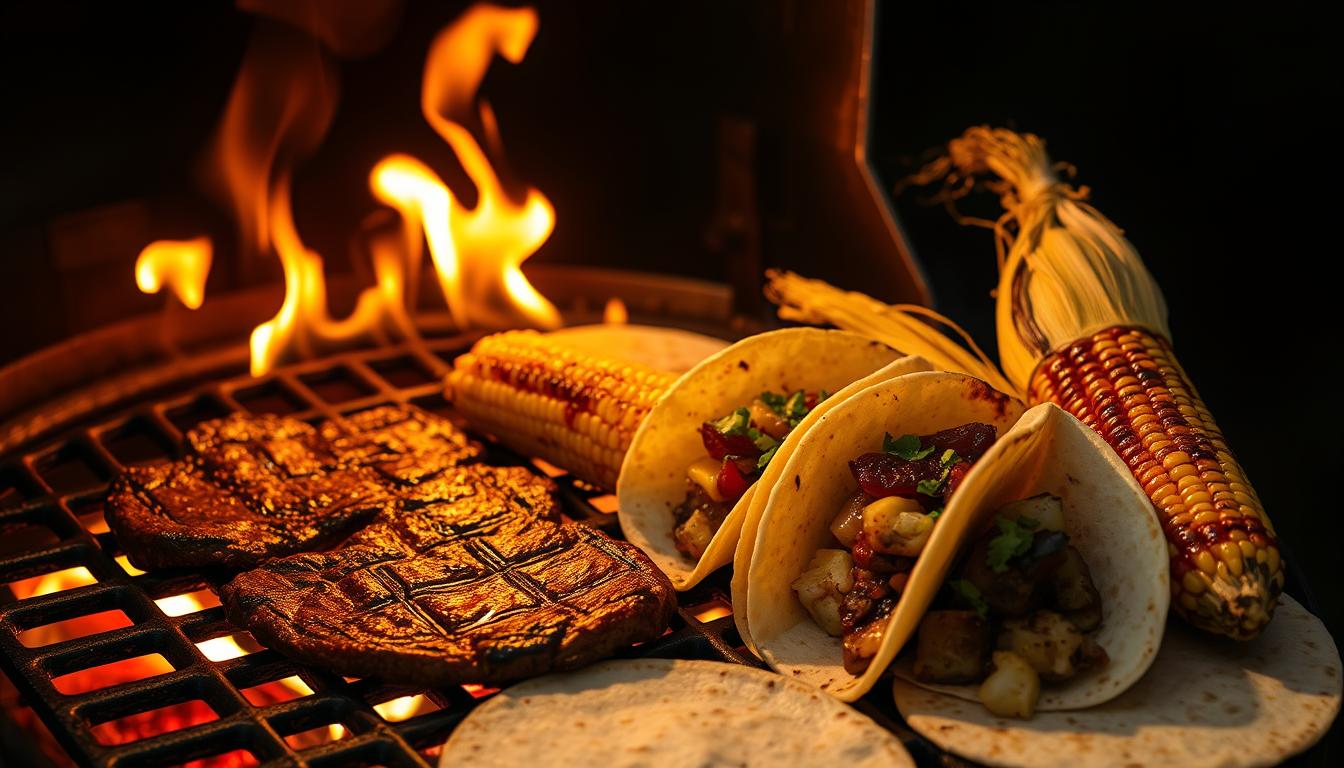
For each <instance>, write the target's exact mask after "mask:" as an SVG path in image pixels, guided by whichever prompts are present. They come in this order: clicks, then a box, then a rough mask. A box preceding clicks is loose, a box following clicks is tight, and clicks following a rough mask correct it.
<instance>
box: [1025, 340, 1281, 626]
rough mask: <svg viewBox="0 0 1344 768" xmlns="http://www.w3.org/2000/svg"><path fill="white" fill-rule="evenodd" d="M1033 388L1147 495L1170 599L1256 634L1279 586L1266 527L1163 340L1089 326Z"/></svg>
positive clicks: (1207, 620) (1046, 363) (1197, 616)
mask: <svg viewBox="0 0 1344 768" xmlns="http://www.w3.org/2000/svg"><path fill="white" fill-rule="evenodd" d="M1029 396H1030V399H1031V401H1032V402H1033V403H1040V402H1053V403H1056V404H1058V405H1059V406H1060V407H1062V408H1064V409H1065V410H1067V411H1069V412H1070V413H1072V414H1073V415H1074V416H1076V417H1077V418H1078V419H1079V420H1080V421H1082V422H1083V423H1085V424H1087V425H1088V426H1089V427H1092V428H1093V429H1095V430H1096V431H1097V432H1099V433H1100V434H1101V436H1102V437H1103V438H1105V440H1106V442H1107V443H1109V444H1110V445H1111V447H1112V448H1114V449H1115V450H1116V452H1117V453H1119V454H1120V458H1122V459H1124V461H1125V463H1126V464H1127V465H1128V466H1129V468H1130V471H1131V472H1133V474H1134V477H1135V478H1136V479H1137V480H1138V481H1139V484H1140V485H1141V486H1142V487H1143V490H1144V492H1145V493H1147V494H1148V497H1149V498H1150V499H1152V501H1153V504H1154V505H1155V506H1156V507H1157V509H1158V512H1159V516H1160V518H1161V520H1162V527H1163V529H1164V530H1165V531H1166V534H1167V547H1168V550H1169V552H1170V554H1171V585H1172V593H1173V594H1172V597H1173V606H1175V607H1176V609H1177V610H1178V611H1180V612H1181V613H1182V614H1183V615H1184V616H1185V617H1186V618H1187V619H1188V620H1189V621H1190V622H1191V623H1192V624H1195V625H1196V626H1199V627H1201V628H1203V629H1207V630H1209V631H1211V632H1217V633H1220V634H1227V635H1231V636H1233V637H1241V638H1249V637H1253V636H1255V634H1256V633H1258V632H1259V631H1260V629H1261V628H1262V627H1263V626H1264V625H1265V623H1266V622H1268V621H1269V619H1270V615H1271V611H1272V610H1273V605H1274V601H1275V600H1276V599H1277V598H1278V595H1279V593H1281V592H1282V591H1283V579H1284V576H1283V571H1282V569H1281V567H1280V566H1281V564H1280V561H1279V550H1278V546H1277V542H1276V541H1275V536H1274V528H1273V526H1272V525H1271V524H1270V522H1269V518H1268V517H1266V516H1265V512H1264V508H1263V507H1262V506H1261V504H1260V500H1259V499H1258V498H1257V497H1256V495H1255V491H1254V490H1253V489H1252V488H1251V486H1250V484H1249V483H1247V482H1246V475H1245V473H1244V472H1243V471H1242V469H1241V465H1240V464H1238V463H1237V460H1236V458H1234V457H1233V456H1232V453H1231V451H1230V450H1229V449H1228V447H1227V443H1226V442H1225V441H1224V440H1223V436H1222V433H1221V432H1220V431H1219V430H1218V425H1217V424H1215V423H1214V421H1213V417H1212V416H1210V415H1209V411H1208V409H1207V408H1205V407H1204V403H1203V401H1202V400H1200V397H1199V394H1198V393H1197V392H1195V389H1194V387H1193V386H1191V385H1190V382H1189V380H1188V379H1187V378H1186V375H1185V372H1184V371H1183V370H1182V369H1181V367H1180V364H1179V363H1177V362H1176V359H1175V357H1173V356H1172V353H1171V346H1170V345H1169V344H1168V343H1167V342H1166V340H1165V339H1163V338H1162V337H1161V336H1158V335H1156V334H1153V333H1150V332H1148V331H1145V330H1142V329H1139V328H1121V327H1116V328H1108V329H1106V330H1104V331H1101V332H1098V333H1094V334H1092V335H1091V336H1090V337H1088V338H1086V339H1082V340H1080V341H1078V342H1076V343H1074V344H1071V345H1070V346H1068V347H1067V348H1065V349H1062V350H1060V351H1058V352H1056V353H1054V354H1052V355H1050V356H1049V357H1047V358H1045V359H1044V360H1043V361H1042V362H1041V364H1040V365H1039V366H1038V367H1037V369H1036V373H1035V375H1034V376H1033V377H1032V379H1031V390H1030V393H1029Z"/></svg>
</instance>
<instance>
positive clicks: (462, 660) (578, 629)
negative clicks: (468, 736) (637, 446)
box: [220, 466, 675, 685]
mask: <svg viewBox="0 0 1344 768" xmlns="http://www.w3.org/2000/svg"><path fill="white" fill-rule="evenodd" d="M417 490H418V496H417V501H418V502H419V503H422V504H424V506H423V507H421V508H419V509H415V510H411V511H408V510H405V509H399V510H392V511H387V512H384V513H382V514H380V515H379V516H378V518H377V519H376V520H375V521H374V522H373V523H371V524H370V525H368V526H366V527H364V528H363V529H361V530H360V531H358V532H357V533H355V534H354V535H352V536H351V537H350V538H349V539H347V540H346V541H345V542H344V543H343V544H342V545H341V547H340V548H339V549H337V550H335V551H331V552H322V553H313V554H302V555H294V556H291V557H287V558H284V559H281V560H275V561H271V562H269V563H266V564H264V565H262V566H260V567H258V568H256V569H255V570H252V571H249V572H247V573H243V574H241V575H239V576H237V577H235V578H234V579H233V581H231V582H229V583H228V584H226V585H225V586H224V587H223V588H222V589H221V590H220V597H221V598H222V599H223V602H224V605H225V608H226V610H227V612H228V616H229V619H230V620H231V621H233V622H234V623H236V624H239V625H241V626H244V627H246V628H247V629H249V630H250V631H251V632H252V635H253V636H254V637H256V638H257V639H258V640H260V641H261V642H262V643H264V644H265V645H267V646H269V647H272V648H276V649H279V650H281V651H282V652H284V653H285V654H287V655H289V656H292V657H294V658H296V659H299V660H301V661H304V662H308V663H313V664H318V665H321V666H324V667H328V668H330V669H332V670H335V671H336V672H339V673H341V674H345V675H353V676H376V677H379V678H382V679H384V680H390V681H397V682H406V683H415V684H419V685H425V684H428V685H447V684H450V683H464V682H479V683H502V682H506V681H509V680H516V679H519V678H523V677H530V676H534V675H540V674H544V673H547V672H551V671H556V670H563V669H572V668H575V667H579V666H582V665H584V664H588V663H590V662H592V661H595V660H597V659H600V658H603V657H606V656H609V655H611V653H612V652H614V651H615V650H617V649H619V648H622V647H625V646H629V645H630V644H631V643H635V642H640V641H644V640H649V639H652V638H654V637H657V636H658V634H659V633H660V632H662V630H663V628H664V627H665V626H666V625H667V622H668V619H669V618H670V616H671V614H672V612H673V610H675V598H674V593H673V590H672V585H671V583H670V582H669V581H668V580H667V577H666V576H664V575H663V574H662V573H661V572H659V571H658V570H657V568H655V567H654V566H653V563H652V562H650V561H649V559H648V558H647V557H645V556H644V554H643V553H642V552H640V551H639V550H638V549H636V548H635V547H633V546H631V545H629V544H625V543H623V542H617V541H614V540H612V539H611V538H609V537H607V536H606V535H604V534H602V533H601V532H600V531H597V530H594V529H591V528H589V527H587V526H583V525H576V524H573V523H564V522H561V521H560V520H559V514H558V508H557V505H556V502H555V500H554V496H553V492H554V487H553V485H552V484H551V483H550V481H548V480H544V479H542V478H539V477H537V476H535V475H533V474H532V473H530V472H528V471H527V470H525V469H522V468H518V467H510V468H495V467H482V466H464V467H459V468H457V469H455V470H453V471H451V472H444V473H442V474H441V475H440V477H439V478H437V479H436V480H434V481H431V482H427V483H424V484H422V485H421V486H419V488H418V489H417Z"/></svg>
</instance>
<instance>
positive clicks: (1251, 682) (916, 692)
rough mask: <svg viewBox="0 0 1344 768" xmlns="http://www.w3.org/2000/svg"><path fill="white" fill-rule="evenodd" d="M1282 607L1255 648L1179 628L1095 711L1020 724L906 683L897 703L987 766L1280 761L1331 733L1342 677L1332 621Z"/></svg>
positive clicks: (1231, 766) (1203, 767) (921, 727)
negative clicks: (1139, 674) (1144, 669)
mask: <svg viewBox="0 0 1344 768" xmlns="http://www.w3.org/2000/svg"><path fill="white" fill-rule="evenodd" d="M1280 600H1281V602H1280V603H1279V608H1278V610H1277V611H1275V614H1274V621H1272V622H1270V624H1269V625H1268V626H1267V627H1266V628H1265V631H1264V632H1263V633H1261V634H1260V636H1259V637H1257V638H1256V639H1254V640H1251V641H1250V642H1246V643H1239V642H1235V641H1232V640H1228V639H1226V638H1221V637H1211V636H1209V635H1208V634H1204V633H1201V632H1199V631H1197V630H1194V629H1191V628H1190V627H1189V626H1186V625H1183V624H1182V623H1181V622H1180V621H1173V622H1172V624H1171V626H1170V627H1168V629H1167V633H1166V636H1165V638H1164V640H1163V642H1162V649H1161V651H1159V652H1158V655H1157V659H1156V661H1154V663H1153V665H1152V667H1151V668H1150V669H1149V670H1148V673H1147V674H1146V675H1144V676H1143V678H1142V679H1141V680H1139V681H1138V682H1137V683H1135V684H1134V685H1133V686H1132V687H1130V688H1129V690H1127V691H1125V692H1124V693H1123V694H1121V695H1120V696H1118V697H1116V698H1114V699H1112V700H1110V701H1108V702H1106V703H1105V704H1102V705H1100V706H1097V707H1093V708H1091V709H1086V710H1081V711H1074V712H1042V713H1038V714H1037V715H1036V717H1034V718H1032V719H1031V720H1010V719H1004V718H999V717H995V716H994V715H993V714H991V713H990V712H989V711H988V710H986V709H985V708H984V707H982V706H980V704H979V703H977V702H971V701H966V700H964V699H960V698H956V697H952V696H947V695H945V694H941V693H938V692H935V691H931V690H928V689H925V688H921V687H919V686H916V685H913V684H911V683H909V682H907V681H905V680H902V679H897V681H896V706H897V707H898V708H899V709H900V710H901V715H902V716H903V717H904V718H905V721H906V723H908V724H909V725H910V727H911V728H914V729H915V730H916V731H917V732H919V733H920V734H921V735H923V736H924V737H925V738H927V739H929V740H930V741H932V742H933V743H934V744H937V745H938V746H939V747H940V748H942V749H945V750H947V751H949V752H954V753H956V754H958V755H961V756H962V757H964V758H967V759H969V760H974V761H975V762H977V763H984V764H986V765H999V766H1015V767H1021V768H1054V767H1056V766H1057V767H1058V768H1072V766H1085V768H1101V766H1109V765H1114V766H1126V765H1137V764H1144V765H1180V766H1184V767H1186V768H1214V767H1215V766H1218V767H1219V768H1250V766H1260V765H1275V764H1277V763H1279V762H1281V761H1283V760H1286V759H1287V758H1288V757H1290V756H1292V755H1295V754H1297V753H1299V752H1301V751H1303V750H1305V749H1307V748H1308V747H1310V746H1311V745H1313V744H1315V743H1316V742H1317V741H1319V740H1320V739H1321V737H1322V736H1324V735H1325V734H1326V733H1327V732H1328V731H1329V730H1330V725H1331V723H1333V722H1334V719H1335V716H1336V715H1337V714H1339V706H1340V681H1341V668H1340V660H1339V651H1338V650H1336V648H1335V644H1334V641H1333V640H1331V638H1330V633H1329V631H1328V630H1327V629H1326V628H1325V625H1323V624H1322V623H1321V621H1320V619H1317V618H1316V617H1315V616H1312V615H1311V614H1310V613H1309V612H1307V610H1306V609H1305V608H1303V607H1302V606H1301V605H1299V604H1298V603H1297V602H1296V601H1295V600H1293V599H1292V598H1291V597H1288V596H1287V595H1284V596H1283V597H1282V598H1280Z"/></svg>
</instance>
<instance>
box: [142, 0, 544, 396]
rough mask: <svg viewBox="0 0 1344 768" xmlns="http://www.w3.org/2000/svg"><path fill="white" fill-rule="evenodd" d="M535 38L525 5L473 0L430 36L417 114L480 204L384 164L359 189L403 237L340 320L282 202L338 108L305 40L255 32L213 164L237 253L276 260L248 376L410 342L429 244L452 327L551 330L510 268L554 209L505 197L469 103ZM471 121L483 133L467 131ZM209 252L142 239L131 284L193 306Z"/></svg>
mask: <svg viewBox="0 0 1344 768" xmlns="http://www.w3.org/2000/svg"><path fill="white" fill-rule="evenodd" d="M536 32H537V14H536V11H534V10H533V9H531V8H518V9H510V8H499V7H496V6H492V5H486V4H478V5H475V6H472V7H471V8H469V9H468V10H467V11H466V12H465V13H463V14H462V16H461V17H460V18H459V19H458V20H457V21H456V22H454V23H453V24H450V25H449V26H448V27H446V28H445V29H444V30H443V31H442V32H440V33H439V36H438V38H437V39H435V41H434V43H433V45H432V46H431V49H430V52H429V56H428V57H427V59H426V61H425V71H424V81H423V86H422V92H421V109H422V111H423V112H424V116H425V119H426V120H427V121H428V122H429V124H430V125H431V126H432V127H433V128H434V130H435V131H436V132H437V133H438V134H439V135H440V136H441V137H442V138H443V140H444V141H446V142H447V143H448V144H449V146H451V147H452V149H453V151H454V152H455V153H456V154H457V157H458V159H459V160H460V161H461V163H462V167H463V169H465V171H466V173H467V176H468V178H469V179H470V180H471V183H472V185H474V186H475V188H476V197H477V201H476V205H475V206H474V207H472V208H466V207H463V206H462V205H461V202H460V199H459V198H456V197H454V195H453V194H452V192H451V191H450V190H449V189H448V187H447V185H445V184H444V183H443V181H442V180H441V179H440V177H439V175H438V174H437V173H435V172H434V171H433V170H432V169H430V168H429V167H428V166H426V165H425V164H424V163H422V162H420V161H419V160H417V159H415V158H412V157H408V156H406V155H399V154H393V155H389V156H387V157H386V158H384V159H383V160H381V161H380V162H379V163H378V164H377V165H376V166H375V167H374V169H373V171H372V172H371V174H370V178H369V184H370V186H371V187H372V189H373V193H374V195H375V196H376V197H377V198H378V200H379V201H380V202H382V203H384V204H386V205H388V206H390V207H392V208H393V209H395V210H396V211H397V212H398V213H399V214H400V216H401V220H402V233H401V234H402V236H401V242H398V243H388V242H387V241H385V240H383V241H377V242H373V243H370V248H369V250H370V256H371V258H372V260H373V267H374V273H375V275H376V277H377V285H376V286H374V287H370V288H367V289H365V290H364V291H363V292H362V293H361V294H360V295H359V297H358V299H357V301H356V304H355V308H354V310H353V311H352V312H351V313H350V315H349V316H348V317H346V318H344V319H339V320H338V319H335V318H332V317H331V316H330V315H329V314H328V302H327V289H326V278H325V275H324V272H323V262H322V257H321V256H320V255H318V254H317V253H315V252H313V251H311V250H309V249H308V248H307V247H305V246H304V244H303V241H302V239H301V238H300V236H299V233H298V231H297V229H296V228H295V226H294V220H293V215H292V208H291V198H290V180H291V176H292V169H293V166H294V164H295V163H296V162H297V161H298V160H301V159H302V158H303V157H305V156H306V155H308V154H311V153H312V151H313V150H315V149H316V148H317V146H318V145H319V144H320V143H321V140H322V137H323V136H325V134H326V131H327V128H328V126H329V125H330V122H331V119H332V117H333V115H334V114H335V104H336V92H337V90H338V89H337V82H336V79H335V71H334V69H333V68H332V66H331V64H330V62H329V61H328V60H327V59H326V58H325V57H324V56H323V55H322V51H321V48H320V45H319V43H318V42H317V39H316V38H314V37H313V36H312V35H308V34H305V33H302V32H298V31H296V30H292V29H291V30H289V31H288V32H283V33H281V32H275V33H268V34H265V35H260V34H259V35H258V36H256V37H255V38H254V39H253V42H252V44H251V45H250V47H249V50H248V52H247V54H246V56H245V58H244V60H243V65H242V69H241V70H240V72H239V75H238V79H237V81H236V82H235V83H234V88H233V91H232V92H231V94H230V96H229V102H228V105H227V107H226V109H225V112H224V116H223V118H222V119H221V121H220V126H219V133H218V138H217V140H216V142H215V147H214V150H213V152H212V154H211V157H210V160H211V162H210V168H211V179H212V181H213V183H214V185H215V187H216V191H217V192H218V193H219V196H220V197H221V198H222V199H223V200H225V201H226V202H227V203H228V205H229V207H230V208H231V210H232V212H233V214H234V218H235V220H236V222H237V224H238V228H239V234H240V242H241V244H242V249H243V251H244V252H245V253H246V252H257V253H271V254H274V255H275V256H276V257H278V258H279V259H280V263H281V266H282V267H283V269H284V279H285V297H284V301H283V303H282V304H281V305H280V309H279V311H277V312H276V314H275V316H274V317H272V318H271V319H270V320H267V321H266V322H264V323H262V324H260V325H258V326H257V327H256V328H255V329H254V330H253V332H252V335H251V338H250V348H251V361H252V363H251V369H252V373H253V374H254V375H257V376H260V375H262V374H264V373H266V372H267V371H269V370H271V369H272V368H273V367H274V366H275V365H276V364H277V363H279V362H280V361H281V360H283V359H286V358H290V357H306V356H311V355H315V354H320V353H322V352H323V351H325V350H329V349H332V348H338V347H342V346H347V345H351V344H356V343H369V342H383V341H386V340H388V339H389V338H392V337H400V338H403V339H408V340H412V341H414V340H416V339H417V338H418V337H417V333H416V330H415V326H414V324H413V323H412V322H411V320H410V314H411V311H412V310H413V308H414V307H415V306H416V301H417V296H416V293H417V290H416V287H417V282H418V281H417V278H418V276H419V274H420V268H421V263H422V260H423V253H424V248H425V245H426V244H427V245H428V248H429V253H430V259H431V261H432V263H433V265H434V270H435V272H436V274H437V276H438V283H439V290H440V291H441V292H442V294H443V297H444V300H445V302H446V303H447V305H448V310H449V313H450V314H451V316H452V319H453V321H454V323H455V324H456V325H457V327H459V328H467V327H469V326H484V327H496V328H503V327H515V326H519V325H525V326H534V327H540V328H555V327H557V326H559V325H560V315H559V313H558V312H557V311H556V309H555V307H554V305H552V304H551V303H550V302H549V301H548V300H547V299H546V298H545V297H544V296H542V295H541V294H540V293H538V292H537V290H536V289H535V288H534V287H533V286H532V284H531V283H529V282H528V280H527V278H526V277H525V276H524V275H523V272H522V269H521V267H522V264H523V262H524V261H525V260H526V259H527V258H528V257H530V256H531V255H532V254H533V253H534V252H536V250H537V248H539V247H540V246H541V245H542V243H544V242H546V240H547V238H549V237H550V234H551V231H552V230H553V229H554V227H555V211H554V209H553V208H552V206H551V203H550V201H549V200H547V199H546V197H545V195H543V194H542V193H541V192H540V191H538V190H536V189H533V188H531V187H526V188H525V189H524V191H523V193H522V195H521V202H518V201H515V199H513V198H511V197H510V196H509V195H508V194H507V193H506V192H505V187H504V184H503V183H502V182H501V180H500V178H499V176H498V174H497V173H496V172H495V169H494V166H493V165H492V164H491V162H490V160H489V158H488V156H487V151H486V149H487V148H488V149H489V150H490V151H491V153H492V154H495V155H498V154H499V153H500V138H499V131H498V126H497V124H496V122H495V116H494V112H493V111H492V110H491V109H490V106H489V103H488V102H486V101H485V100H484V99H478V98H477V91H478V89H479V87H480V85H481V81H482V80H483V78H484V77H485V73H486V71H487V70H488V69H489V67H490V64H491V63H492V61H493V60H494V58H495V56H496V55H499V56H502V57H503V58H505V59H507V60H508V61H510V62H513V63H515V64H516V63H518V62H520V61H522V59H523V57H524V55H526V53H527V49H528V47H529V46H530V45H531V42H532V38H533V37H534V36H535V35H536ZM319 37H322V39H323V40H327V37H323V36H321V35H319ZM328 37H329V35H328ZM328 42H330V41H328ZM278 105H283V106H278ZM476 124H479V125H480V127H481V128H480V130H481V132H482V134H483V135H482V136H481V137H479V139H478V137H477V136H475V135H473V133H472V131H471V130H470V129H468V128H467V127H466V126H468V125H476ZM497 159H498V158H497ZM210 245H211V244H210V240H209V238H205V237H201V238H197V239H195V240H192V241H187V242H185V243H178V242H170V241H159V242H156V243H153V244H151V245H150V246H148V247H147V248H146V249H145V251H144V253H142V254H141V257H140V261H139V262H137V265H136V279H137V284H138V285H139V286H140V288H141V290H143V291H145V292H148V293H152V292H156V291H157V290H159V287H160V286H162V285H163V284H165V283H166V284H168V285H169V286H170V287H172V289H173V291H174V293H175V294H176V295H177V296H178V297H179V298H180V299H181V301H182V302H183V303H184V304H186V305H187V306H189V307H192V308H195V307H198V306H200V304H201V301H202V300H203V298H204V284H205V276H206V274H207V273H208V272H209V268H210ZM188 246H190V247H188ZM202 254H204V255H203V256H202Z"/></svg>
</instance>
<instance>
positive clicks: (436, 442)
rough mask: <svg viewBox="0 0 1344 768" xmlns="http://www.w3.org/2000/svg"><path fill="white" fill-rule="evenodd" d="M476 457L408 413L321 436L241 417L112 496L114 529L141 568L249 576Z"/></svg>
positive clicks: (290, 422)
mask: <svg viewBox="0 0 1344 768" xmlns="http://www.w3.org/2000/svg"><path fill="white" fill-rule="evenodd" d="M480 450H481V449H480V446H479V445H478V444H476V443H474V442H472V441H470V440H468V439H467V438H466V436H465V435H463V434H462V433H461V432H460V431H459V430H457V429H456V428H454V427H453V426H452V424H451V423H449V422H448V421H446V420H444V419H440V418H438V417H436V416H433V415H431V414H428V413H425V412H424V411H421V410H419V409H417V408H414V407H411V406H385V407H381V408H374V409H372V410H368V411H363V412H361V413H358V414H355V415H354V416H352V417H350V418H349V419H345V420H342V421H341V422H339V423H338V422H334V421H328V422H324V423H323V424H321V425H320V426H319V427H318V428H316V429H315V428H313V427H312V426H311V425H309V424H306V423H304V422H302V421H297V420H295V419H288V418H282V417H278V416H245V415H234V416H230V417H227V418H223V419H217V420H214V421H207V422H203V423H202V424H200V425H199V426H197V427H196V428H195V429H193V430H191V431H190V432H188V433H187V455H186V456H185V457H184V458H183V459H180V460H178V461H175V462H172V463H170V464H164V465H157V466H151V467H133V468H131V469H129V470H127V471H126V472H125V473H124V474H123V475H122V476H121V477H120V478H118V479H117V481H116V482H115V483H114V484H113V487H112V492H111V494H110V495H109V497H108V503H107V508H106V515H107V521H108V526H109V527H110V528H111V529H112V530H113V531H114V532H115V533H116V534H117V540H118V542H119V543H120V544H121V546H122V548H123V549H124V550H126V553H127V554H128V555H129V557H130V559H131V562H132V563H134V564H135V565H136V566H137V567H140V568H167V567H178V566H191V567H202V566H212V565H223V566H228V567H234V568H239V567H247V566H250V565H255V564H256V563H259V562H261V561H262V560H265V559H267V558H270V557H279V556H283V555H287V554H291V553H294V552H301V551H306V550H309V549H313V548H316V547H321V546H327V545H330V544H333V543H335V542H336V541H338V540H339V539H340V538H341V537H342V536H344V535H346V534H348V533H349V532H350V531H351V530H352V529H354V528H355V527H357V526H358V525H360V524H362V523H364V522H366V521H367V520H369V519H371V518H372V517H373V515H375V514H377V513H378V512H380V511H383V510H386V509H389V508H394V507H398V506H401V505H404V504H405V503H407V502H406V499H407V497H408V496H411V495H414V487H415V486H416V485H417V484H418V483H424V482H427V481H430V480H432V479H433V477H434V475H436V474H437V473H440V472H442V471H443V470H444V469H447V468H452V467H455V466H456V465H458V464H460V463H462V462H464V461H470V460H472V459H474V458H475V457H476V456H477V455H479V453H480Z"/></svg>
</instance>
